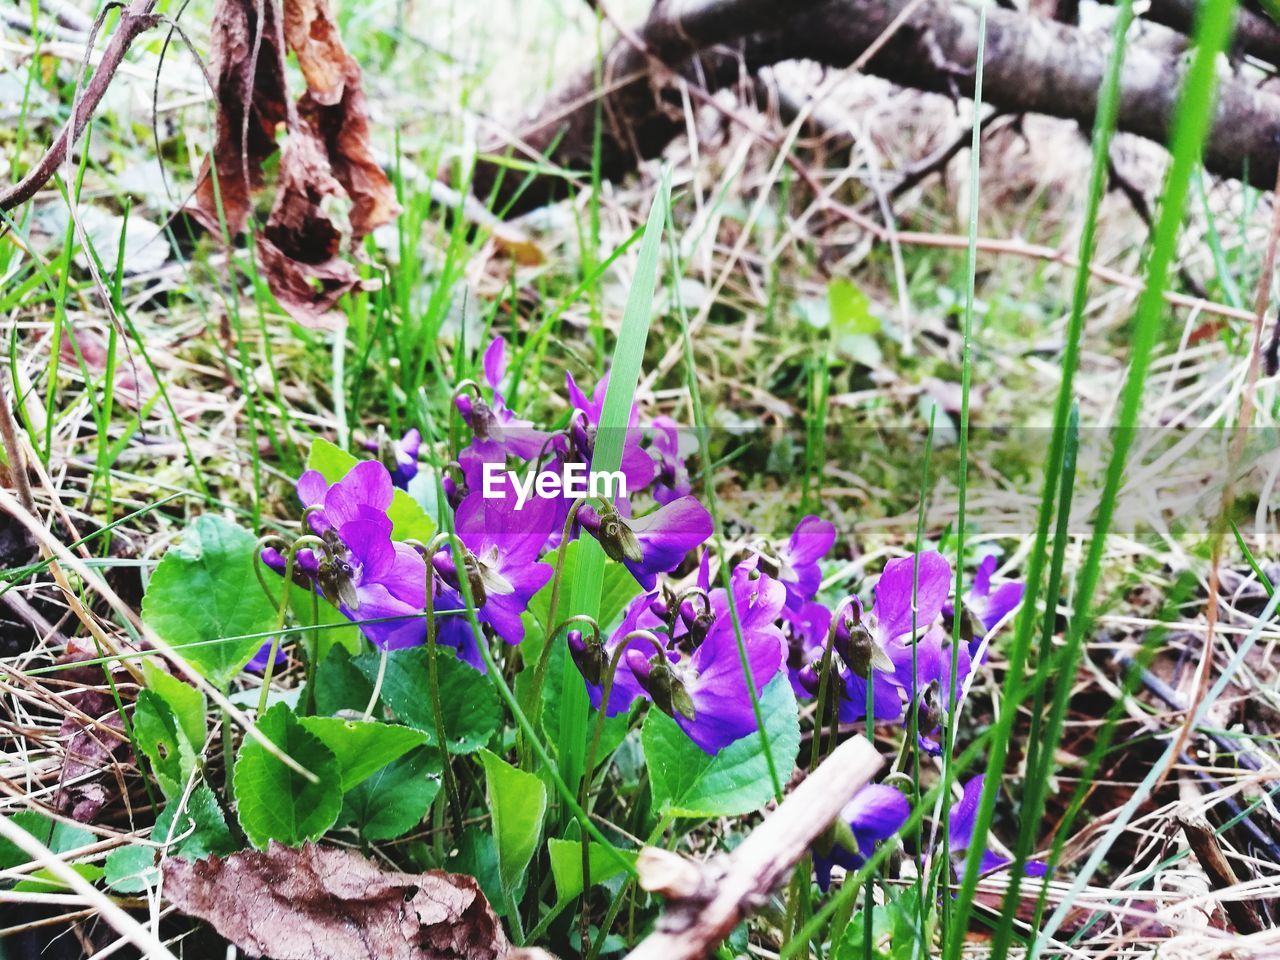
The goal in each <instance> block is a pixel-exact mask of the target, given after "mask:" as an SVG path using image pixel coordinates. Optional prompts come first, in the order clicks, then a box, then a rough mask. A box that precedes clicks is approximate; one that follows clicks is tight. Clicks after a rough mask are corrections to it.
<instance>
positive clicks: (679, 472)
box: [649, 417, 693, 504]
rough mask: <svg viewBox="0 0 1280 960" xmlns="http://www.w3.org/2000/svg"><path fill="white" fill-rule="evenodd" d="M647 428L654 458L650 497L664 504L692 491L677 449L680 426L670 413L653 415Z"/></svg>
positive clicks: (687, 473)
mask: <svg viewBox="0 0 1280 960" xmlns="http://www.w3.org/2000/svg"><path fill="white" fill-rule="evenodd" d="M649 429H650V430H651V431H652V440H651V441H650V444H649V450H650V453H652V454H653V455H655V457H656V460H657V468H656V469H657V475H656V476H655V477H654V480H653V499H654V500H657V501H658V503H661V504H667V503H670V502H671V501H673V500H679V499H680V498H681V497H684V496H688V495H689V494H690V493H692V492H693V484H692V483H691V482H690V480H689V468H688V467H687V466H686V465H685V459H684V455H683V453H682V451H681V449H680V446H681V445H680V439H681V436H680V427H679V426H678V425H677V424H676V422H675V421H674V420H672V419H671V418H670V417H654V419H653V423H651V424H650V425H649Z"/></svg>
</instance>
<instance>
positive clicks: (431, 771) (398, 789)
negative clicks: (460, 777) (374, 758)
mask: <svg viewBox="0 0 1280 960" xmlns="http://www.w3.org/2000/svg"><path fill="white" fill-rule="evenodd" d="M440 774H441V767H440V754H439V752H438V751H436V750H433V749H431V748H430V747H422V748H420V749H417V750H413V751H411V752H410V753H406V754H405V755H404V756H403V757H400V758H399V759H397V760H393V761H391V763H389V764H387V765H386V766H385V767H383V768H382V769H381V770H378V771H377V772H376V773H374V774H373V775H372V776H371V777H369V778H368V779H366V780H365V781H364V782H363V783H361V784H359V785H358V786H356V787H355V788H353V789H351V790H348V791H347V794H346V796H344V797H343V798H342V817H341V822H342V823H348V824H351V825H352V826H353V827H355V828H356V829H357V830H359V831H360V836H362V837H364V838H365V839H366V840H393V839H395V838H396V837H400V836H403V835H404V834H406V833H408V832H409V831H410V830H412V829H413V828H414V827H415V826H417V825H418V824H419V823H421V822H422V818H423V817H425V816H426V814H427V809H428V808H429V807H430V806H431V802H432V801H433V800H435V798H436V794H437V793H439V792H440Z"/></svg>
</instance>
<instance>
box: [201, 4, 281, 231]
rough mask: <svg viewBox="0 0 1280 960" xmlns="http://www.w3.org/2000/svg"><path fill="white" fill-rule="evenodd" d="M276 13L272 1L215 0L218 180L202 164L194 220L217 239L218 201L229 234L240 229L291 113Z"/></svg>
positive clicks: (215, 158)
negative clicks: (280, 133)
mask: <svg viewBox="0 0 1280 960" xmlns="http://www.w3.org/2000/svg"><path fill="white" fill-rule="evenodd" d="M259 10H261V11H262V20H261V22H259V19H258V11H259ZM274 10H275V8H274V6H273V4H272V3H271V2H270V0H261V2H258V3H255V2H254V0H220V2H219V3H218V6H217V10H216V11H215V12H214V15H213V27H212V31H211V33H212V40H213V47H212V52H211V55H210V59H211V63H210V68H211V70H210V73H211V75H212V76H213V78H214V84H215V90H214V94H215V99H216V101H217V107H218V115H217V126H216V130H215V133H214V138H215V139H214V146H213V153H212V154H211V156H212V159H213V161H214V163H215V164H216V170H217V181H216V183H215V180H214V177H213V176H212V175H211V174H210V164H209V160H208V159H206V160H205V163H204V169H202V170H201V171H200V179H199V183H198V185H197V187H196V194H195V202H194V205H193V206H192V208H191V215H192V216H193V217H195V219H196V220H197V221H199V223H200V224H201V226H203V227H204V228H205V229H206V230H208V231H209V232H210V233H212V234H213V235H214V236H220V235H221V232H222V228H221V225H220V224H219V218H218V203H219V201H221V204H222V213H223V216H224V217H225V218H226V225H227V232H228V234H229V235H230V236H233V237H234V236H236V235H238V234H239V233H241V232H242V231H243V230H244V228H245V224H246V223H248V220H249V213H250V211H251V209H252V206H253V193H254V191H256V190H258V189H259V188H260V187H261V186H262V180H263V178H262V165H263V163H264V162H265V161H266V159H267V158H268V157H270V156H271V154H273V153H274V152H275V150H276V130H277V128H278V126H279V125H280V124H281V123H284V122H285V120H286V119H287V116H288V112H289V109H288V93H287V91H286V89H285V79H284V53H283V51H282V50H281V49H280V48H279V45H278V41H277V38H278V36H279V31H278V30H277V29H276V23H275V18H274Z"/></svg>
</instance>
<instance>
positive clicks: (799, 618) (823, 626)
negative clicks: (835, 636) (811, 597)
mask: <svg viewBox="0 0 1280 960" xmlns="http://www.w3.org/2000/svg"><path fill="white" fill-rule="evenodd" d="M830 630H831V611H830V610H828V609H827V608H826V607H825V606H823V605H822V604H820V603H818V602H817V601H810V602H809V603H806V604H804V605H803V606H802V607H800V609H798V610H792V609H791V607H790V606H785V607H783V608H782V633H783V636H784V637H786V641H787V675H788V676H789V677H790V679H791V689H792V690H793V691H795V695H796V696H797V697H800V698H802V699H807V698H809V697H811V696H813V694H812V693H810V692H809V689H808V688H807V687H806V686H805V685H804V684H803V683H802V682H801V680H800V672H801V671H802V670H804V668H805V667H808V666H809V665H810V664H812V663H813V662H814V661H815V660H817V659H819V658H821V656H822V650H823V647H824V646H825V645H826V642H827V634H828V632H829V631H830Z"/></svg>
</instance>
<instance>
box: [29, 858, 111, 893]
mask: <svg viewBox="0 0 1280 960" xmlns="http://www.w3.org/2000/svg"><path fill="white" fill-rule="evenodd" d="M69 866H70V867H71V869H72V870H74V871H75V872H76V873H78V874H80V876H82V877H84V879H86V880H88V881H89V882H90V883H96V882H97V881H99V880H101V879H102V874H103V870H102V867H100V866H98V865H97V864H96V863H72V864H69ZM13 889H14V890H15V891H17V892H19V893H58V892H60V891H63V890H66V889H67V885H66V884H65V883H64V882H63V881H62V880H61V878H59V877H56V876H54V874H53V872H52V871H50V870H48V869H47V868H44V867H41V868H40V869H39V870H32V871H31V872H30V873H29V874H27V879H26V880H19V881H18V882H17V883H15V884H14V885H13Z"/></svg>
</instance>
